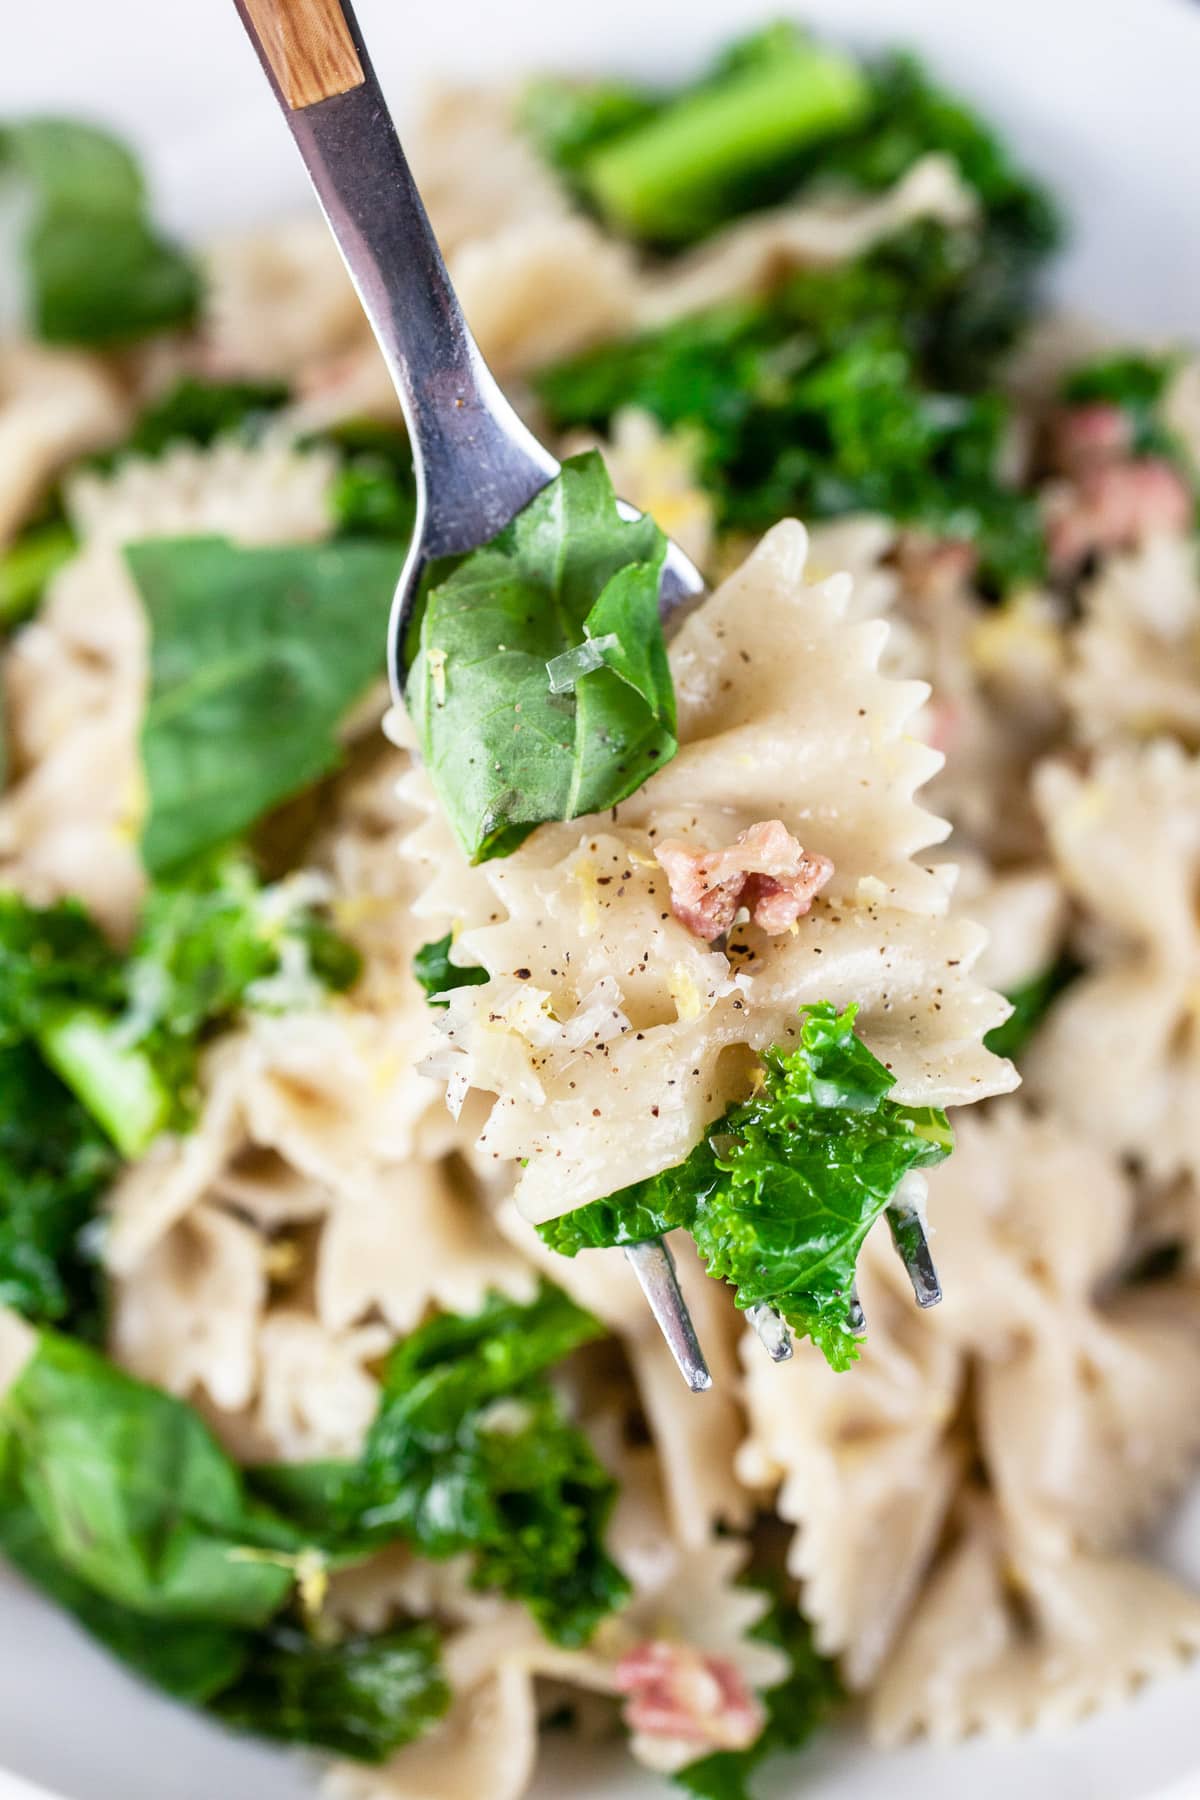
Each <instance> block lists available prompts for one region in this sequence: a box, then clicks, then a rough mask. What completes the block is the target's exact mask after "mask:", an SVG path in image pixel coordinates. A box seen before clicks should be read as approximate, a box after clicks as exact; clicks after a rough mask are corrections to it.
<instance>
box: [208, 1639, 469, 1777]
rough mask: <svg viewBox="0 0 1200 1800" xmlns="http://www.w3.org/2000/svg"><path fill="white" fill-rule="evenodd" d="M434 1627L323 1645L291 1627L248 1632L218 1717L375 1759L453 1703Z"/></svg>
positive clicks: (216, 1703) (217, 1706) (216, 1705)
mask: <svg viewBox="0 0 1200 1800" xmlns="http://www.w3.org/2000/svg"><path fill="white" fill-rule="evenodd" d="M439 1649H440V1645H439V1642H438V1635H437V1632H436V1631H435V1629H434V1627H433V1626H432V1625H410V1626H408V1627H406V1628H404V1629H401V1630H394V1631H388V1632H384V1633H382V1634H380V1635H378V1636H374V1637H369V1636H367V1635H366V1634H365V1633H354V1634H352V1635H350V1636H346V1637H339V1638H335V1639H333V1640H332V1641H330V1642H325V1641H323V1640H321V1639H320V1638H314V1637H311V1636H310V1635H309V1634H308V1633H307V1632H305V1631H304V1630H302V1629H301V1628H300V1627H298V1626H296V1625H290V1624H287V1623H283V1624H278V1625H275V1626H273V1627H272V1628H271V1629H270V1630H269V1631H266V1632H262V1633H259V1634H258V1635H257V1636H256V1637H254V1638H253V1639H251V1641H250V1643H249V1645H248V1647H247V1654H246V1659H245V1662H244V1665H243V1667H242V1670H241V1672H240V1674H239V1675H238V1677H237V1679H236V1680H235V1681H234V1682H232V1683H231V1684H230V1685H229V1686H227V1687H225V1688H223V1689H222V1690H221V1692H220V1693H219V1694H218V1695H216V1697H215V1698H214V1699H213V1700H212V1702H211V1706H212V1710H213V1711H214V1712H215V1713H216V1714H217V1717H218V1718H220V1719H222V1720H224V1722H225V1724H227V1725H233V1726H235V1727H237V1728H238V1729H239V1730H242V1731H253V1732H256V1733H257V1734H258V1735H259V1736H260V1737H272V1738H280V1739H282V1740H283V1741H284V1742H285V1743H289V1744H313V1745H315V1746H317V1747H318V1748H320V1749H322V1750H331V1751H333V1752H335V1754H337V1755H338V1756H349V1757H353V1758H354V1759H355V1760H356V1761H358V1762H367V1763H380V1762H383V1761H384V1759H385V1757H388V1756H390V1755H391V1754H392V1752H393V1751H394V1750H398V1749H400V1747H401V1746H402V1745H403V1744H408V1743H411V1742H412V1740H413V1739H414V1738H416V1737H420V1735H421V1734H422V1732H424V1731H427V1730H428V1729H429V1727H430V1726H431V1725H433V1724H434V1723H435V1722H436V1721H437V1720H438V1719H439V1718H441V1716H442V1714H443V1713H444V1712H445V1710H446V1708H447V1707H448V1706H449V1704H450V1689H449V1686H448V1685H447V1682H446V1679H445V1677H444V1676H443V1674H442V1671H441V1666H440V1662H439Z"/></svg>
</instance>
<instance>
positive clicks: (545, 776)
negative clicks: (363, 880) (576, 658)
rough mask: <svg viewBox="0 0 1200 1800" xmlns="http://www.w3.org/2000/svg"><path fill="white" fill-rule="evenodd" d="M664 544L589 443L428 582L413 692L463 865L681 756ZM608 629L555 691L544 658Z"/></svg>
mask: <svg viewBox="0 0 1200 1800" xmlns="http://www.w3.org/2000/svg"><path fill="white" fill-rule="evenodd" d="M665 553H666V540H665V538H664V537H663V534H662V532H661V531H660V530H659V529H658V527H657V525H655V524H654V522H653V520H651V519H649V518H647V517H645V516H642V517H640V518H637V519H633V520H625V519H622V518H621V517H620V515H619V514H618V512H617V508H616V501H615V498H614V496H613V491H612V485H611V483H610V482H609V479H608V475H607V473H606V472H605V469H604V465H603V463H602V462H601V460H600V458H599V456H598V455H597V454H596V453H595V452H589V453H588V454H586V455H584V456H579V457H574V458H572V459H571V460H570V461H568V462H566V463H564V465H563V468H562V472H561V474H560V475H558V476H557V477H556V478H555V479H554V480H553V481H551V482H550V483H549V484H548V485H547V486H546V487H545V488H543V490H542V492H541V493H540V494H538V495H537V496H536V497H535V498H534V499H533V500H532V501H531V502H530V503H529V505H528V506H527V507H526V508H525V509H524V511H523V512H521V513H519V514H518V515H517V517H516V518H515V519H514V520H513V521H512V523H511V524H510V525H508V526H507V527H506V528H505V530H504V531H502V532H501V533H500V535H499V536H498V537H497V538H495V539H494V540H493V541H492V543H490V544H487V545H484V546H483V548H482V549H479V550H474V551H472V552H471V553H470V554H469V555H467V556H465V557H463V558H462V559H461V560H460V561H458V562H457V563H455V564H454V565H453V566H452V567H451V568H450V569H449V570H448V572H444V573H442V574H440V575H439V574H437V573H435V574H434V575H433V577H432V578H431V585H430V586H429V588H428V590H427V592H426V594H425V596H424V601H423V605H422V609H421V614H420V620H419V626H418V630H417V634H416V647H415V655H414V656H413V659H412V663H411V667H410V669H409V674H408V681H407V688H406V695H407V700H408V706H409V711H410V712H411V714H412V717H413V722H414V724H415V726H416V728H417V734H418V737H419V740H420V743H421V749H422V754H423V756H424V759H425V764H426V767H427V768H428V771H429V774H430V778H431V779H432V781H433V784H434V786H435V788H436V789H437V791H438V795H439V798H440V799H441V802H442V805H443V808H444V809H445V812H446V814H447V817H448V818H449V820H450V823H451V825H452V826H453V828H454V831H455V834H456V836H457V837H458V840H459V842H460V843H461V845H462V847H463V849H464V850H465V851H466V853H467V855H468V856H469V857H470V858H471V859H472V861H474V862H481V861H484V860H486V859H487V858H489V857H492V856H503V855H507V854H508V853H509V852H510V851H511V850H513V849H515V848H516V846H517V845H518V844H519V843H520V842H521V840H522V839H523V838H524V837H526V836H527V835H528V833H529V832H530V831H532V830H533V828H534V826H535V825H539V824H541V823H542V822H543V821H545V820H548V819H570V818H575V817H576V816H577V815H578V814H580V813H586V812H594V811H597V810H599V809H601V808H604V807H608V806H612V805H615V804H616V802H617V801H618V800H623V799H624V798H625V797H626V796H627V795H628V794H631V793H632V792H633V791H634V789H635V788H637V787H640V785H641V783H642V782H643V781H644V780H645V779H646V777H647V775H649V774H651V773H652V772H653V770H655V769H657V768H661V767H662V766H663V764H664V763H666V762H667V761H668V760H669V759H670V758H671V757H672V756H673V755H674V753H675V749H676V740H675V697H674V691H673V689H672V686H671V674H670V668H669V666H668V663H667V656H666V647H665V645H664V643H663V637H662V627H661V624H660V621H659V616H658V587H659V577H660V574H661V570H662V564H663V557H664V555H665ZM606 636H611V637H612V638H613V639H615V643H614V644H612V645H610V647H608V648H606V649H605V650H604V651H603V663H602V666H600V667H597V668H594V669H592V671H591V672H590V673H586V674H581V675H580V676H579V677H578V679H577V680H576V681H575V683H574V687H573V690H572V691H568V692H562V693H554V692H552V691H551V687H550V682H549V678H548V676H547V671H546V665H547V663H549V662H552V661H553V660H554V659H555V658H556V657H559V656H562V655H564V654H565V653H566V652H568V651H570V650H573V649H575V648H576V647H577V646H578V645H579V644H580V642H581V640H584V639H585V638H602V637H606Z"/></svg>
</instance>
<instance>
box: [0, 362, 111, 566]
mask: <svg viewBox="0 0 1200 1800" xmlns="http://www.w3.org/2000/svg"><path fill="white" fill-rule="evenodd" d="M128 412H129V407H128V401H127V400H126V399H125V397H124V396H123V395H122V393H121V390H120V387H119V386H118V384H117V382H116V380H115V379H114V377H113V375H112V373H111V372H110V371H109V370H108V369H106V368H105V366H104V364H103V363H102V362H101V361H100V359H99V358H98V357H94V356H87V355H85V354H84V353H83V352H82V351H78V350H60V349H50V348H48V347H46V346H43V345H37V344H14V343H8V344H5V345H4V346H3V348H0V545H3V544H4V543H6V542H7V540H8V539H9V538H10V537H11V536H12V534H13V533H14V532H15V531H16V530H17V529H18V528H19V526H20V525H21V524H22V523H23V521H24V519H25V517H26V515H27V514H28V513H29V512H30V511H31V509H32V508H33V507H34V506H35V505H36V503H37V501H38V500H39V499H40V497H41V493H42V490H43V488H44V487H45V486H46V485H47V483H48V482H49V481H50V479H51V477H52V476H54V475H56V474H57V473H58V471H59V470H60V469H62V468H64V467H65V466H66V465H67V464H68V463H70V462H72V461H74V459H75V458H76V457H77V456H82V455H83V454H84V452H85V451H88V450H98V449H100V448H101V447H102V446H103V445H105V444H109V443H112V442H114V441H115V440H116V439H117V438H119V437H120V435H121V432H122V430H123V428H124V426H125V424H126V422H127V419H128Z"/></svg>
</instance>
